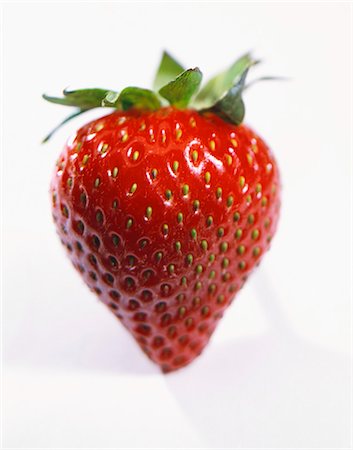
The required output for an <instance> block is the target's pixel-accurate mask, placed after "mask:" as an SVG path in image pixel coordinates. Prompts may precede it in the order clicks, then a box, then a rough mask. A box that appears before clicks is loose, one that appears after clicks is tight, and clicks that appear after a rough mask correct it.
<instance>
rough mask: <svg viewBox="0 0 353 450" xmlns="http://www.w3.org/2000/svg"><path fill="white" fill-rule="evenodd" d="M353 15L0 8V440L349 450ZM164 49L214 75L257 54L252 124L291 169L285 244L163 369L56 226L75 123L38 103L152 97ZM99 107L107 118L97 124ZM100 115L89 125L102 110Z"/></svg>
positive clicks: (228, 8)
mask: <svg viewBox="0 0 353 450" xmlns="http://www.w3.org/2000/svg"><path fill="white" fill-rule="evenodd" d="M350 18H351V8H350V5H349V4H343V3H337V4H334V3H332V4H320V3H316V4H305V3H298V4H296V5H294V4H288V3H287V4H282V5H280V4H266V3H263V4H261V5H260V4H255V3H249V4H248V5H243V4H236V3H234V4H219V3H204V4H202V3H199V4H190V3H184V4H177V5H176V4H162V3H159V4H157V3H155V4H143V3H135V4H131V5H128V4H114V3H101V4H95V3H81V4H78V3H77V4H69V3H62V4H61V5H58V4H51V5H49V4H45V3H38V4H34V3H33V4H22V5H21V4H13V3H12V4H11V3H8V4H5V5H4V6H3V88H2V98H3V103H4V106H3V112H4V115H3V121H2V126H3V138H2V146H3V148H2V154H3V156H2V158H3V194H4V199H3V220H4V233H3V238H4V245H3V256H4V258H3V261H4V264H3V269H4V280H3V281H4V286H3V313H4V317H3V327H4V328H3V329H4V332H3V336H4V339H3V348H4V361H5V366H4V372H3V375H4V383H3V394H4V395H3V412H4V416H3V447H4V448H30V447H31V448H43V447H44V448H57V447H62V448H69V447H77V448H93V447H97V448H103V447H112V448H113V447H114V448H118V447H147V448H156V447H163V448H165V449H167V448H172V447H181V448H190V447H201V448H205V447H209V448H212V449H213V448H221V447H227V448H241V447H244V448H250V447H260V448H270V447H280V448H282V449H284V448H290V447H292V448H293V447H296V448H305V447H313V448H323V447H332V448H336V449H338V448H343V447H349V446H350V445H351V423H350V418H351V378H350V376H351V359H350V357H351V348H350V336H351V312H352V311H351V305H350V294H349V288H350V269H351V266H350V245H351V241H350V237H349V232H350V229H351V225H352V224H351V217H350V213H349V210H350V208H349V205H351V195H350V192H351V191H350V188H351V186H350V176H351V175H352V173H351V168H352V160H351V158H350V149H351V142H350V136H351V125H352V114H351V113H352V111H351V106H350V105H351V99H352V90H351V84H350V83H351V79H352V70H351V69H352V65H351V59H352V58H351V55H352V46H351V32H352V22H351V19H350ZM163 47H165V48H167V49H169V50H170V51H171V52H172V53H174V54H175V55H176V56H177V57H179V58H180V59H181V60H182V61H183V62H185V64H189V65H190V66H195V65H199V66H200V67H201V68H202V69H203V70H204V72H205V73H208V74H211V73H214V72H215V71H217V70H220V69H222V68H223V67H224V66H227V65H228V64H229V63H230V62H231V61H232V59H233V58H234V57H236V56H238V55H240V54H241V53H242V52H244V51H246V50H248V49H254V50H255V51H256V55H257V56H260V57H262V58H263V59H264V60H265V62H266V64H264V65H263V67H262V68H261V70H259V69H257V70H256V71H257V73H258V74H260V73H262V74H278V75H286V76H289V77H290V78H291V81H290V82H278V83H275V82H272V83H263V84H259V85H257V86H256V87H255V86H254V88H253V89H251V90H250V91H249V92H248V94H247V96H246V104H247V116H246V120H247V122H248V123H250V124H251V125H253V126H254V128H256V130H257V131H258V132H259V133H260V134H262V136H263V137H264V138H265V139H266V140H267V141H268V142H269V144H270V145H271V146H272V148H273V150H274V152H275V154H276V156H277V158H278V161H279V164H280V166H281V169H282V178H283V185H284V191H283V210H282V218H281V222H280V227H279V232H278V235H277V236H276V238H275V239H274V244H273V248H272V250H271V252H270V253H269V254H268V255H267V256H266V258H265V261H264V262H263V264H262V266H261V267H260V269H259V270H258V271H257V272H256V274H254V276H253V277H252V278H251V279H250V280H249V282H248V284H247V286H246V287H245V288H244V290H243V291H242V292H241V293H240V294H239V296H238V299H237V301H236V302H235V303H234V305H233V306H232V307H231V309H230V310H229V312H228V313H227V315H226V317H225V318H224V320H223V323H221V325H220V326H219V329H218V331H217V332H216V334H215V336H214V339H213V341H212V343H211V345H210V346H209V348H208V349H207V350H206V351H205V352H204V354H203V356H202V357H201V358H199V359H198V360H197V361H196V362H195V363H194V364H193V365H191V366H190V367H188V368H186V369H184V370H182V371H180V372H179V373H175V374H171V375H169V376H163V375H161V374H160V373H159V372H158V370H157V368H156V367H155V366H153V365H152V364H151V363H150V362H149V361H148V360H147V359H146V358H145V357H144V356H143V355H142V354H141V353H140V351H139V350H138V349H137V347H136V345H135V344H134V343H133V342H132V340H131V339H130V338H129V336H127V334H126V333H125V331H124V330H123V329H122V327H120V325H119V324H118V323H117V322H116V320H115V319H114V318H113V317H112V316H111V315H109V314H108V312H107V311H106V310H105V309H104V308H103V306H101V305H100V304H99V303H98V302H97V301H96V299H95V297H94V296H93V295H92V294H90V293H89V292H88V289H87V288H86V287H85V286H84V285H83V283H82V282H81V280H80V279H79V277H78V275H77V274H76V273H75V272H74V270H73V269H72V267H71V265H70V264H69V262H68V261H67V260H66V257H65V256H64V253H63V251H62V249H61V246H60V243H59V242H58V239H57V237H56V235H55V231H54V226H53V224H52V223H51V216H50V206H49V199H48V192H47V191H48V185H49V180H50V176H51V172H52V168H53V165H54V161H55V159H56V157H57V156H58V153H59V151H60V148H61V147H62V145H63V142H64V140H65V139H66V138H67V136H68V135H69V133H71V132H73V131H74V130H75V129H76V128H77V127H78V126H79V125H80V124H82V123H83V122H85V121H87V120H88V117H90V116H89V115H88V116H87V117H83V118H80V119H78V120H77V121H76V122H75V123H72V124H70V125H68V126H67V127H66V128H65V129H63V130H62V131H61V132H60V133H58V134H57V135H56V137H55V138H54V139H53V140H52V142H51V143H50V144H48V145H47V146H43V147H41V146H40V145H39V142H40V139H41V138H42V137H43V136H44V135H45V133H46V132H47V131H48V130H50V129H51V128H52V126H53V125H54V124H56V123H57V122H58V121H59V120H60V119H61V118H63V117H64V116H65V114H66V111H65V109H64V108H60V107H54V106H51V105H49V104H45V102H44V101H42V100H41V98H40V96H41V93H42V92H43V91H46V92H48V93H57V92H59V90H60V89H61V88H63V87H65V86H67V85H71V86H75V87H76V86H80V87H84V86H102V87H110V88H116V89H119V88H120V87H121V86H126V85H127V84H132V85H142V86H145V87H147V86H148V85H149V84H150V83H151V80H152V76H153V72H154V70H155V66H156V65H157V63H158V60H159V56H160V51H161V49H162V48H163ZM94 114H96V113H93V115H94ZM91 116H92V115H91Z"/></svg>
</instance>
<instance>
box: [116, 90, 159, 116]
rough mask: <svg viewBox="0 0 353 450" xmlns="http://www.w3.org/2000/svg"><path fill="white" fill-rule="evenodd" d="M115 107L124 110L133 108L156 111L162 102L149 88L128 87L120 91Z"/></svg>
mask: <svg viewBox="0 0 353 450" xmlns="http://www.w3.org/2000/svg"><path fill="white" fill-rule="evenodd" d="M115 107H117V108H118V109H122V110H123V111H126V110H128V109H131V108H134V109H140V110H149V111H155V110H156V109H158V108H160V107H161V102H160V101H159V99H158V97H157V95H156V94H155V93H154V92H153V91H150V90H149V89H142V88H138V87H127V88H125V89H123V90H122V91H121V92H120V95H119V97H118V99H117V103H116V106H115Z"/></svg>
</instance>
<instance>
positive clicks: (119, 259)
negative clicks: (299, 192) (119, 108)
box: [51, 108, 280, 372]
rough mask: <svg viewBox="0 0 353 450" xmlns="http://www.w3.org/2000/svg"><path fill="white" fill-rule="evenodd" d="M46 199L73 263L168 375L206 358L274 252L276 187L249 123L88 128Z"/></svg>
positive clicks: (180, 120) (186, 113)
mask: <svg viewBox="0 0 353 450" xmlns="http://www.w3.org/2000/svg"><path fill="white" fill-rule="evenodd" d="M137 152H138V153H137ZM175 161H176V162H177V163H175ZM154 169H157V171H155V170H154ZM207 172H209V174H210V178H209V176H208V175H207V174H206V173H207ZM135 184H136V185H135ZM185 185H188V187H189V188H188V189H187V188H185V187H184V191H183V186H185ZM219 188H221V189H219ZM167 190H170V191H171V197H170V195H169V194H168V192H167V194H166V191H167ZM51 194H52V208H53V217H54V221H55V223H56V227H57V231H58V234H59V236H60V238H61V242H62V243H63V245H64V246H65V247H66V248H67V251H68V255H69V258H70V259H71V261H72V263H73V264H74V266H75V267H76V269H77V270H78V271H79V272H80V273H81V275H82V277H83V279H84V280H85V282H86V284H87V285H88V286H89V287H90V288H91V289H92V290H93V291H94V292H96V294H97V295H98V296H99V299H100V300H101V301H102V302H103V303H105V304H106V305H107V306H108V307H109V308H110V310H111V311H112V312H113V314H115V315H116V316H117V317H118V318H119V319H120V321H121V322H122V323H123V325H124V326H125V327H126V328H127V329H128V330H129V331H130V333H131V334H132V335H133V336H134V338H135V339H136V340H137V342H138V343H139V345H140V346H141V348H142V350H143V351H144V352H145V353H146V354H147V355H148V356H149V357H150V358H151V359H152V360H153V361H154V362H156V363H157V364H158V365H159V366H160V367H161V368H162V370H163V371H165V372H168V371H171V370H175V369H178V368H180V367H182V366H185V365H187V364H189V363H190V362H191V361H192V360H193V359H194V358H195V357H196V356H197V355H199V354H200V353H201V351H202V350H203V348H204V347H205V345H206V344H207V343H208V341H209V339H210V336H211V335H212V333H213V331H214V330H215V327H216V326H217V323H218V321H219V320H220V318H221V317H222V316H223V313H224V311H225V309H226V308H227V307H228V306H229V305H230V303H231V302H232V299H233V297H234V296H235V294H236V292H237V291H238V290H239V289H240V288H241V287H242V285H243V284H244V282H245V280H246V279H247V277H248V275H249V274H250V272H251V271H252V270H253V268H254V267H255V266H256V265H258V264H259V262H260V260H261V258H262V256H263V254H264V253H265V252H266V251H267V249H268V248H269V245H270V241H271V238H272V236H273V235H274V233H275V230H276V225H277V220H278V214H279V206H280V199H279V194H280V181H279V173H278V168H277V164H276V162H275V160H274V158H273V156H272V154H271V152H270V150H269V148H268V147H267V145H266V144H265V143H264V141H263V140H262V139H261V138H260V137H259V136H257V135H256V134H255V133H254V132H253V131H252V130H251V129H250V128H248V127H247V126H245V125H240V126H234V125H232V124H229V123H226V122H224V121H223V120H222V119H220V118H219V117H217V116H216V115H214V114H207V115H206V114H204V115H201V114H200V113H198V112H196V111H193V110H177V109H174V108H163V109H160V110H158V111H156V112H145V113H140V112H136V111H128V112H114V113H112V114H110V115H108V116H105V117H103V118H100V119H98V120H95V121H93V122H91V123H89V124H87V125H86V126H84V127H82V128H81V129H80V130H79V131H78V132H77V134H76V136H75V137H74V138H72V139H71V140H70V141H69V142H68V144H67V145H66V146H65V148H64V150H63V152H62V153H61V156H60V158H59V160H58V162H57V166H56V168H55V172H54V175H53V179H52V183H51ZM169 197H170V198H169ZM195 201H196V202H195ZM148 208H152V210H149V209H148ZM149 213H151V214H149ZM180 213H182V220H180V217H181V216H180ZM178 214H179V215H178ZM210 217H212V220H211V219H210ZM178 218H179V220H178ZM239 230H240V231H239ZM195 231H196V233H195ZM188 255H191V257H190V256H188Z"/></svg>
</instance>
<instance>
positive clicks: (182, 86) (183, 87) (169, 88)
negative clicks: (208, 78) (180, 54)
mask: <svg viewBox="0 0 353 450" xmlns="http://www.w3.org/2000/svg"><path fill="white" fill-rule="evenodd" d="M201 80H202V73H201V71H200V69H199V68H198V67H196V68H195V69H188V70H185V71H184V72H182V73H181V74H180V75H179V76H178V77H177V78H176V79H175V80H173V81H170V82H169V83H168V84H166V85H165V86H163V87H162V88H161V89H160V90H159V94H160V95H161V96H162V97H163V98H165V99H166V100H168V102H169V103H170V104H171V105H172V106H175V107H177V108H186V107H187V106H188V104H189V102H190V100H191V98H192V97H193V95H194V94H195V93H196V92H197V91H198V89H199V87H200V84H201Z"/></svg>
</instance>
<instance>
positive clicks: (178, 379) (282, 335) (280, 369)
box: [167, 274, 351, 448]
mask: <svg viewBox="0 0 353 450" xmlns="http://www.w3.org/2000/svg"><path fill="white" fill-rule="evenodd" d="M259 275H260V274H259ZM258 281H259V283H258V288H259V289H261V300H264V301H265V300H266V304H263V306H264V308H266V310H267V313H268V318H269V321H270V324H271V332H270V333H267V334H264V335H263V336H258V337H256V338H248V339H243V340H237V341H236V342H234V341H233V342H227V343H225V344H224V345H221V344H220V345H218V346H213V347H211V348H210V349H209V353H208V355H207V358H200V359H199V360H198V361H196V362H195V363H194V365H193V366H192V367H189V368H186V369H185V370H184V371H180V372H179V373H175V374H171V375H170V376H168V377H167V384H168V386H169V389H170V391H171V392H172V393H173V395H174V396H175V398H176V399H177V401H178V402H179V404H180V405H181V407H182V409H183V410H184V412H185V414H187V415H188V416H189V417H190V419H191V421H192V422H193V423H194V425H195V427H197V429H198V430H199V433H200V435H201V436H203V437H204V438H205V439H206V440H207V441H208V443H209V446H210V447H212V448H213V446H215V448H220V447H229V446H231V447H242V446H245V447H246V448H247V447H260V448H262V447H264V446H265V447H266V448H267V447H279V448H287V447H300V448H302V447H332V448H341V447H348V445H350V431H349V429H350V424H349V415H350V413H349V411H350V400H349V399H350V398H351V396H350V380H349V367H350V361H349V358H347V357H343V356H341V355H338V354H335V353H333V352H329V351H327V350H325V349H322V348H319V347H318V346H315V345H313V344H311V343H309V342H306V341H304V340H303V339H302V338H300V337H299V336H297V335H296V334H295V333H294V332H293V331H292V330H291V329H290V327H289V325H288V323H287V321H286V319H285V317H283V315H282V313H281V310H280V308H279V302H278V299H276V298H275V294H274V292H273V291H272V290H271V287H270V286H269V285H268V283H267V280H266V277H265V276H264V275H263V274H261V275H260V276H258ZM342 374H346V377H344V376H342Z"/></svg>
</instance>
